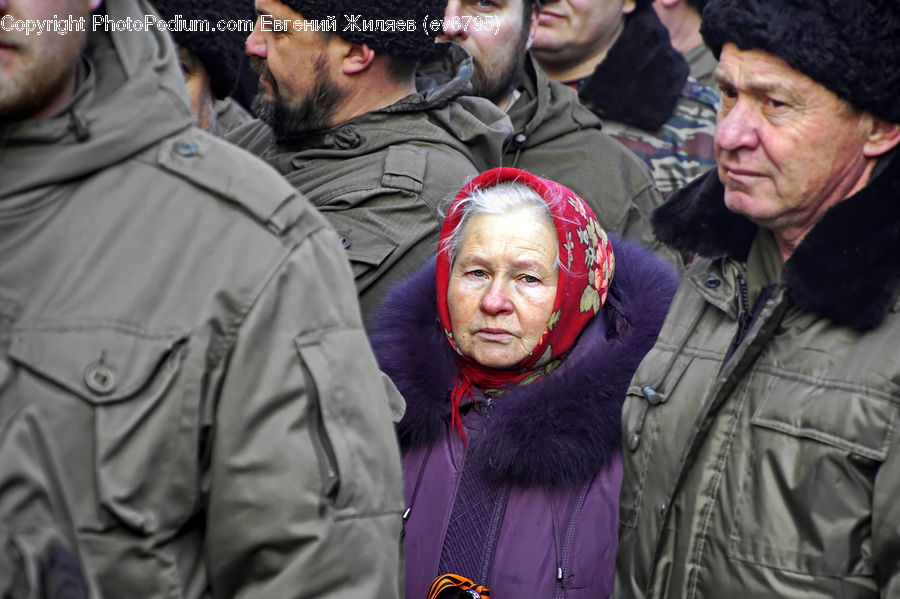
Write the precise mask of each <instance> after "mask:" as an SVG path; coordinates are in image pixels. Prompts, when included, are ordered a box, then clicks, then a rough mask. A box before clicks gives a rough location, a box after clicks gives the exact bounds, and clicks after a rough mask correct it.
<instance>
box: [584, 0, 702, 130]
mask: <svg viewBox="0 0 900 599" xmlns="http://www.w3.org/2000/svg"><path fill="white" fill-rule="evenodd" d="M689 72H690V68H689V67H688V64H687V61H685V59H684V57H683V56H682V55H681V53H680V52H678V50H676V49H675V48H673V47H672V44H671V42H670V41H669V33H668V32H667V31H666V28H665V27H664V26H663V24H662V23H660V21H659V18H658V17H657V16H656V13H655V12H654V11H653V9H652V8H651V7H649V5H648V6H647V7H646V8H644V9H638V10H637V11H636V12H634V13H633V14H631V15H630V16H628V17H627V18H626V21H625V28H624V30H623V31H622V35H620V36H619V39H618V40H616V43H615V44H613V47H612V48H610V50H609V53H608V54H607V55H606V58H604V59H603V62H601V63H600V64H599V65H598V66H597V69H596V70H595V71H594V73H593V74H592V75H591V76H590V77H589V78H588V79H587V81H585V82H584V83H583V84H582V85H581V88H580V89H579V90H578V94H579V96H580V97H581V99H582V101H583V102H584V103H585V104H587V105H588V106H590V107H591V108H592V109H593V110H594V111H595V112H596V113H597V114H599V115H600V117H601V118H607V119H610V120H613V121H619V122H621V123H625V124H626V125H631V126H634V127H638V128H640V129H646V130H648V131H656V130H657V129H659V128H660V127H662V126H663V124H665V122H666V121H668V120H669V118H671V116H672V113H673V112H675V104H676V103H677V102H678V97H679V96H680V95H681V90H682V88H683V87H684V83H685V81H687V78H688V73H689Z"/></svg>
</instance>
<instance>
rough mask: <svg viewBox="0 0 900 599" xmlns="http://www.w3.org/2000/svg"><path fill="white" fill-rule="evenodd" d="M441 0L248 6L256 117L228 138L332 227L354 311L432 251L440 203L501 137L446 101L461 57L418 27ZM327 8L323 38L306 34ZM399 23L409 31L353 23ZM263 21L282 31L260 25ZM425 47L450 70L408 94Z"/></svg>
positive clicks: (314, 0)
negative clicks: (351, 283)
mask: <svg viewBox="0 0 900 599" xmlns="http://www.w3.org/2000/svg"><path fill="white" fill-rule="evenodd" d="M445 4H446V0H427V1H425V2H417V3H413V4H405V3H398V2H394V1H392V0H343V1H341V2H321V1H318V0H257V3H256V7H257V11H258V13H259V15H260V18H259V19H258V21H257V26H256V29H255V30H254V31H253V34H252V35H251V36H250V37H249V38H248V39H247V53H248V54H250V56H251V57H252V61H253V64H254V66H255V69H256V70H257V71H258V72H259V74H260V93H259V95H258V96H257V99H256V100H255V102H254V108H255V110H256V112H257V115H258V116H259V117H260V120H259V121H255V122H253V123H250V124H248V125H245V126H244V127H241V128H240V129H238V130H236V131H234V132H233V133H232V135H230V136H229V139H231V140H232V141H234V142H235V143H236V144H238V145H239V146H241V147H243V148H246V149H248V150H250V151H251V152H253V153H255V154H257V155H259V156H261V157H262V158H263V159H264V160H266V161H267V162H269V163H270V164H271V165H272V166H274V167H275V168H276V170H278V171H279V172H280V173H281V174H282V175H283V176H284V177H285V178H287V180H288V181H289V182H290V183H291V184H293V185H294V186H295V187H297V189H299V190H300V191H302V192H303V193H304V194H306V195H307V196H308V197H309V198H310V200H311V201H312V202H313V204H315V206H316V207H317V208H318V209H319V210H320V211H321V212H322V214H323V215H324V216H325V218H326V219H328V221H329V222H330V223H331V224H332V225H333V226H334V228H335V229H337V232H338V234H339V235H340V236H341V240H342V242H343V244H344V247H345V248H346V250H347V255H348V256H349V258H350V262H351V265H352V267H353V273H354V275H355V277H356V286H357V290H358V292H359V294H360V303H361V305H362V308H363V314H364V315H367V314H368V313H369V312H371V310H373V309H374V308H375V307H376V306H377V305H378V304H379V303H380V300H381V299H382V297H383V296H384V294H385V293H386V292H387V290H388V289H389V288H390V287H391V285H392V284H393V283H395V282H397V281H398V280H400V279H403V278H405V277H406V276H407V275H409V274H410V273H411V272H413V271H414V270H416V269H417V268H418V267H419V266H420V265H421V264H422V263H423V262H424V261H425V260H426V259H427V258H428V257H430V256H432V255H433V254H434V251H435V244H436V240H437V234H438V230H439V225H440V222H441V216H440V204H441V203H442V202H443V201H444V200H446V199H447V198H449V197H452V196H453V195H454V194H455V192H456V191H458V190H459V188H460V187H461V186H462V185H463V184H464V183H465V182H466V180H467V179H468V178H470V177H471V176H473V175H474V174H475V173H476V172H478V171H480V170H484V169H486V168H490V167H492V166H494V165H495V164H497V163H499V161H500V156H501V152H502V146H503V143H504V141H505V140H506V138H507V137H508V136H509V134H510V126H509V121H508V119H507V118H506V116H505V115H504V114H503V113H502V111H500V110H498V109H497V108H496V107H495V106H493V105H492V104H491V103H490V102H487V101H485V100H481V99H479V98H466V99H465V100H458V97H459V96H460V95H461V94H462V93H463V92H465V91H466V90H467V88H468V77H469V72H470V70H471V62H470V60H469V58H468V56H465V53H464V52H463V51H462V50H460V49H459V48H457V47H455V46H452V45H451V44H443V45H437V46H436V45H435V44H434V35H435V32H434V31H433V30H432V29H430V28H429V29H427V30H426V29H424V28H423V26H422V23H423V21H424V20H425V17H427V16H430V17H432V18H433V17H435V16H437V17H439V16H440V15H442V14H444V7H445ZM335 15H336V16H337V27H336V30H335V31H334V32H330V31H315V27H316V24H317V23H324V22H326V20H327V19H328V17H330V16H335ZM347 17H351V18H355V17H358V18H359V22H358V23H356V22H354V21H351V20H350V19H349V18H347ZM401 20H403V21H405V20H410V21H411V22H412V24H413V25H414V27H412V26H411V27H404V28H402V29H401V28H395V29H394V30H393V31H391V30H384V29H377V28H374V27H368V28H365V29H364V28H363V25H364V24H377V23H378V22H390V21H401ZM272 22H278V23H289V24H290V26H289V27H287V28H286V29H287V31H273V30H272V29H273V28H272V27H271V26H268V25H267V23H272ZM434 52H438V53H439V55H438V56H437V58H436V59H435V60H440V61H443V62H444V64H445V65H446V70H449V71H452V72H453V73H454V77H453V78H452V79H451V81H449V82H448V83H446V84H443V85H440V86H431V85H430V84H429V85H428V86H427V87H424V88H423V89H421V90H417V88H416V81H415V73H416V69H417V67H418V64H419V61H420V60H421V59H422V58H425V57H428V56H430V55H432V54H433V53H434ZM429 83H430V82H429Z"/></svg>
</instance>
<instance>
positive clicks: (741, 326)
mask: <svg viewBox="0 0 900 599" xmlns="http://www.w3.org/2000/svg"><path fill="white" fill-rule="evenodd" d="M737 282H738V288H737V296H738V317H737V321H738V328H737V333H735V335H734V339H732V341H731V346H730V347H729V348H728V352H727V353H726V354H725V359H724V360H722V366H725V364H726V363H727V362H728V360H730V359H731V356H733V355H734V352H736V351H737V348H738V347H740V345H741V343H742V342H743V341H744V337H745V336H746V335H747V331H748V330H749V328H750V326H749V324H750V318H751V316H750V293H749V291H748V290H747V279H746V278H745V277H744V273H743V272H739V273H738V275H737ZM757 304H758V302H757Z"/></svg>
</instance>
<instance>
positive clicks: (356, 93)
mask: <svg viewBox="0 0 900 599" xmlns="http://www.w3.org/2000/svg"><path fill="white" fill-rule="evenodd" d="M414 93H416V84H415V81H414V80H410V81H409V83H405V84H391V83H384V82H382V83H381V84H379V85H360V86H357V87H355V88H354V89H353V90H352V91H350V93H349V94H348V95H347V97H346V98H345V99H344V103H343V104H342V106H341V107H340V108H339V109H338V110H337V112H335V114H334V122H335V123H346V122H347V121H349V120H352V119H355V118H356V117H358V116H362V115H364V114H366V113H368V112H374V111H376V110H381V109H382V108H387V107H388V106H391V105H393V104H396V103H397V102H399V101H400V100H402V99H403V98H405V97H407V96H409V95H411V94H414Z"/></svg>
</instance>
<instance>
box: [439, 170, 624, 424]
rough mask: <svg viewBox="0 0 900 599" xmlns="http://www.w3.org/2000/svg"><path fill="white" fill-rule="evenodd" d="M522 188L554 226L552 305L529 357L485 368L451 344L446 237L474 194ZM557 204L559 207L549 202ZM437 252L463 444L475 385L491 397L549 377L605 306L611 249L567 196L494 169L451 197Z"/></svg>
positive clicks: (542, 182)
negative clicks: (465, 407)
mask: <svg viewBox="0 0 900 599" xmlns="http://www.w3.org/2000/svg"><path fill="white" fill-rule="evenodd" d="M512 181H515V182H518V183H523V184H525V185H527V186H528V187H530V188H531V189H533V190H534V191H536V192H537V193H538V195H540V196H541V197H542V198H544V200H545V201H546V202H547V204H548V206H549V207H550V211H551V214H552V216H553V222H554V224H555V226H556V239H557V247H558V249H559V259H560V263H561V264H562V265H563V268H561V269H560V271H559V282H558V284H557V290H556V299H555V301H554V303H553V311H552V313H551V315H550V320H549V322H548V323H547V328H546V330H545V331H544V333H543V335H542V336H541V338H540V340H539V341H538V343H537V345H536V346H535V347H534V349H533V350H532V352H531V353H530V354H528V355H527V356H525V358H524V359H522V361H520V362H519V363H518V364H516V365H515V366H513V367H512V368H509V369H498V368H489V367H487V366H482V365H481V364H479V363H477V362H476V361H475V360H473V359H471V358H469V357H468V356H464V355H463V354H462V353H461V352H460V351H459V348H458V347H457V346H456V343H455V342H454V340H453V333H452V331H453V326H452V323H451V321H450V309H449V307H448V305H447V287H448V285H449V282H450V270H451V268H450V267H451V264H450V255H449V251H444V248H445V245H446V244H447V242H448V239H449V237H450V236H451V234H452V233H453V231H454V230H455V228H456V226H457V224H458V223H459V221H460V219H461V218H462V210H461V207H460V203H461V201H462V200H463V199H465V198H467V197H468V196H469V195H471V194H472V193H474V192H475V191H478V190H483V189H485V188H489V187H493V186H495V185H497V184H499V183H504V182H512ZM553 199H558V200H559V201H551V200H553ZM438 247H439V248H441V251H439V252H438V257H437V298H438V305H437V308H438V317H439V318H440V322H441V327H442V328H443V330H444V334H445V335H446V337H447V340H448V341H449V342H450V345H451V346H452V347H453V349H454V350H455V351H456V353H457V367H458V369H459V376H458V378H457V380H456V383H455V384H454V387H453V393H452V396H451V407H452V422H453V426H454V428H456V429H457V430H458V431H459V433H460V435H461V436H462V437H463V438H465V433H464V432H463V428H462V421H461V419H460V413H459V409H460V404H461V403H462V399H463V397H465V396H466V395H471V393H472V386H473V385H475V386H477V387H479V388H481V389H483V390H485V392H487V393H497V392H500V391H502V390H503V389H504V388H505V387H507V386H509V385H510V384H519V385H527V384H530V383H533V382H534V381H536V380H538V379H540V378H541V377H543V376H545V375H547V374H549V373H550V372H552V371H553V370H554V369H555V368H556V367H557V366H558V365H559V362H560V359H561V357H562V356H563V355H564V354H565V353H566V352H567V351H569V350H570V349H571V348H572V346H573V345H574V344H575V341H576V340H577V339H578V336H579V335H580V334H581V331H582V329H584V327H585V326H586V325H587V323H588V322H589V321H590V320H591V318H593V316H594V315H595V314H597V313H598V312H599V311H600V308H601V307H602V306H603V303H604V302H605V301H606V295H607V293H608V291H609V285H610V282H611V281H612V277H613V271H614V270H615V258H614V257H613V250H612V245H611V244H610V242H609V239H608V238H607V236H606V232H605V231H604V230H603V229H602V228H601V227H600V224H599V223H598V222H597V219H596V217H595V216H594V213H593V211H591V209H590V208H589V207H588V206H587V205H586V204H585V203H584V201H583V200H582V199H581V198H580V197H578V196H577V195H576V194H575V193H573V192H572V191H571V190H569V189H568V188H566V187H565V186H563V185H560V184H559V183H555V182H553V181H549V180H547V179H541V178H540V177H536V176H534V175H532V174H531V173H528V172H525V171H522V170H519V169H514V168H496V169H492V170H489V171H486V172H484V173H482V174H481V175H479V176H478V177H475V178H474V179H473V180H472V181H470V182H469V183H468V184H467V185H466V186H465V187H463V188H462V190H461V191H460V192H459V194H457V196H456V199H454V200H453V203H452V204H451V205H450V210H449V211H448V212H447V217H446V219H445V220H444V225H443V227H442V228H441V239H440V245H439V246H438Z"/></svg>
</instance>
